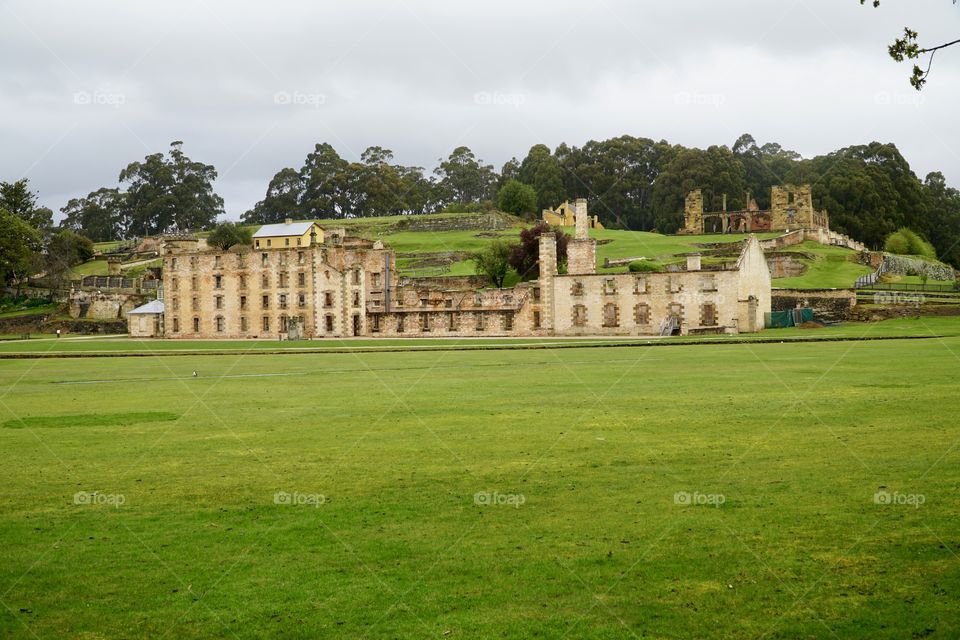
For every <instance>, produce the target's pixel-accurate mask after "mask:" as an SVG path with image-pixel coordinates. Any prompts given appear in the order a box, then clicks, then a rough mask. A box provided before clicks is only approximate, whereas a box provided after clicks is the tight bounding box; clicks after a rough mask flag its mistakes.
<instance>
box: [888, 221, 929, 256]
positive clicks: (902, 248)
mask: <svg viewBox="0 0 960 640" xmlns="http://www.w3.org/2000/svg"><path fill="white" fill-rule="evenodd" d="M883 248H884V250H885V251H887V252H888V253H895V254H898V255H902V256H921V257H923V258H929V259H930V260H936V259H937V251H936V249H934V248H933V245H932V244H930V243H929V242H927V241H926V240H924V239H923V238H922V237H920V235H919V234H917V233H916V232H915V231H913V230H911V229H907V228H906V227H903V228H901V229H897V230H896V231H894V232H893V233H891V234H890V235H888V236H887V239H886V240H885V241H884V243H883Z"/></svg>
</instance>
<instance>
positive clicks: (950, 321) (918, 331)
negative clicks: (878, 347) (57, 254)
mask: <svg viewBox="0 0 960 640" xmlns="http://www.w3.org/2000/svg"><path fill="white" fill-rule="evenodd" d="M907 337H922V338H934V337H960V319H957V318H954V317H919V318H899V319H895V320H885V321H882V322H871V323H857V322H848V323H843V324H837V325H832V326H827V327H823V328H818V329H801V328H798V327H791V328H787V329H769V330H766V331H763V332H762V333H758V334H741V335H735V336H728V335H719V336H675V337H670V338H661V337H659V336H640V337H618V338H604V337H583V338H579V337H575V338H499V337H492V338H348V339H338V338H329V339H326V338H325V339H322V340H306V341H284V342H280V341H277V340H155V339H141V338H128V337H126V336H103V337H101V336H71V335H67V334H64V337H62V338H55V337H53V336H50V335H48V336H46V337H43V338H38V337H37V336H35V335H34V336H31V339H30V340H6V341H0V357H3V356H14V355H20V356H27V355H35V356H52V355H56V354H60V353H64V354H93V355H102V354H113V355H122V354H164V353H211V352H217V353H219V352H236V351H238V352H246V353H272V352H280V353H283V352H300V351H317V352H336V351H343V352H351V351H354V352H356V351H371V350H380V351H397V350H410V351H435V350H451V349H456V350H469V349H473V350H486V349H492V348H501V347H511V346H523V347H560V348H568V347H579V346H591V345H594V346H610V345H623V346H637V347H644V346H648V345H661V344H685V343H690V342H696V343H698V344H699V343H714V342H715V343H717V344H735V343H738V342H743V341H756V342H770V341H774V342H779V341H785V342H789V341H805V340H816V339H830V340H832V339H860V338H867V339H872V338H907Z"/></svg>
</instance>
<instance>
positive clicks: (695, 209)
mask: <svg viewBox="0 0 960 640" xmlns="http://www.w3.org/2000/svg"><path fill="white" fill-rule="evenodd" d="M683 233H689V234H700V233H703V193H702V192H701V191H700V189H694V190H693V191H691V192H690V193H688V194H687V197H686V200H684V203H683Z"/></svg>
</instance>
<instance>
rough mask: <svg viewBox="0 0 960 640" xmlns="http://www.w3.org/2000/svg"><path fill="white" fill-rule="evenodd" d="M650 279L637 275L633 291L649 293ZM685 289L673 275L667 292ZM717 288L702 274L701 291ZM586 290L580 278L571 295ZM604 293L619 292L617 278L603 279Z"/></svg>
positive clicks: (708, 277) (713, 280)
mask: <svg viewBox="0 0 960 640" xmlns="http://www.w3.org/2000/svg"><path fill="white" fill-rule="evenodd" d="M649 284H650V283H649V280H648V278H646V277H645V276H637V277H636V278H634V280H633V293H635V294H644V293H649ZM682 290H683V282H682V281H681V279H680V278H679V277H674V276H671V277H670V278H669V279H668V280H667V283H666V292H667V293H679V292H680V291H682ZM716 290H717V281H716V278H715V277H714V276H712V275H711V276H702V277H701V278H700V291H716ZM583 292H584V286H583V282H582V281H580V280H574V281H573V284H571V285H570V295H572V296H582V295H583ZM603 294H604V295H609V296H612V295H616V294H617V279H616V278H607V279H606V280H604V281H603ZM536 297H539V296H536Z"/></svg>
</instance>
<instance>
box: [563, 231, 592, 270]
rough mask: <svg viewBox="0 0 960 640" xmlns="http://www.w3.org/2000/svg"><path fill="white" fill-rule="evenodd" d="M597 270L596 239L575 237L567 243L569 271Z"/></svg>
mask: <svg viewBox="0 0 960 640" xmlns="http://www.w3.org/2000/svg"><path fill="white" fill-rule="evenodd" d="M596 271H597V243H596V241H595V240H577V239H573V240H571V241H570V242H569V243H567V273H571V274H588V273H596Z"/></svg>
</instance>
